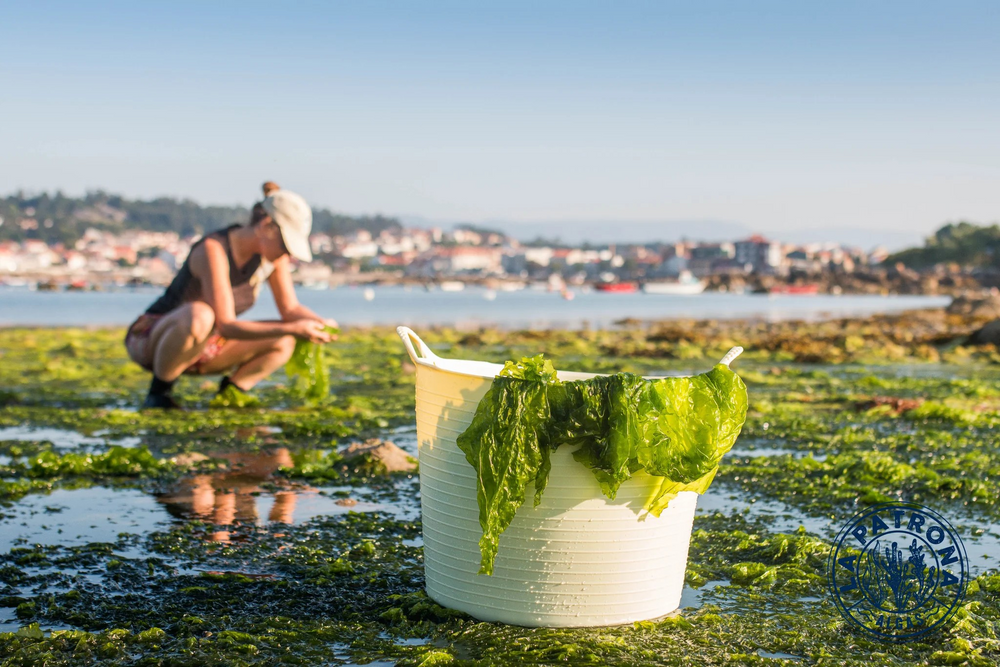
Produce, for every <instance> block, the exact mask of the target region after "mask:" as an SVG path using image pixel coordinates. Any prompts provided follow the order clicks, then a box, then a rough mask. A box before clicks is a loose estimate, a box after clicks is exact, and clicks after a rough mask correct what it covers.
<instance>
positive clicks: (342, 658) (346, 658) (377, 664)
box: [329, 643, 396, 667]
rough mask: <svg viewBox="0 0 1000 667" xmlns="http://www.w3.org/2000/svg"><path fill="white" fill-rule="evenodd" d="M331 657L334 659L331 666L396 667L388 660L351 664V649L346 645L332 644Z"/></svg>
mask: <svg viewBox="0 0 1000 667" xmlns="http://www.w3.org/2000/svg"><path fill="white" fill-rule="evenodd" d="M331 648H332V649H333V657H334V658H336V660H337V661H336V662H331V663H329V664H331V665H345V666H346V667H361V666H362V665H364V667H396V663H395V662H391V661H389V660H373V661H372V662H352V658H351V647H350V646H348V645H347V644H340V643H338V644H333V645H332V647H331Z"/></svg>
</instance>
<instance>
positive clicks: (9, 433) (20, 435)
mask: <svg viewBox="0 0 1000 667" xmlns="http://www.w3.org/2000/svg"><path fill="white" fill-rule="evenodd" d="M99 436H100V433H95V434H94V435H93V436H88V435H83V434H82V433H77V432H76V431H71V430H69V429H63V428H29V427H26V426H8V427H5V428H0V440H31V441H48V442H51V443H52V446H53V447H55V448H56V449H73V448H75V447H87V446H90V447H94V446H101V447H103V446H106V445H119V446H121V447H135V446H136V445H138V444H139V443H140V442H142V439H141V438H137V437H135V436H128V437H125V438H116V439H109V438H103V437H99Z"/></svg>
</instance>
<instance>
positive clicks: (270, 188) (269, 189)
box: [262, 181, 281, 197]
mask: <svg viewBox="0 0 1000 667" xmlns="http://www.w3.org/2000/svg"><path fill="white" fill-rule="evenodd" d="M262 187H263V190H264V196H265V197H270V196H271V194H272V193H274V192H277V191H278V190H280V189H281V186H280V185H278V184H277V183H275V182H274V181H267V182H266V183H264V185H263V186H262Z"/></svg>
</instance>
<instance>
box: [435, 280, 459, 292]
mask: <svg viewBox="0 0 1000 667" xmlns="http://www.w3.org/2000/svg"><path fill="white" fill-rule="evenodd" d="M440 287H441V291H442V292H461V291H462V290H464V289H465V283H463V282H462V281H461V280H444V281H442V282H441V284H440Z"/></svg>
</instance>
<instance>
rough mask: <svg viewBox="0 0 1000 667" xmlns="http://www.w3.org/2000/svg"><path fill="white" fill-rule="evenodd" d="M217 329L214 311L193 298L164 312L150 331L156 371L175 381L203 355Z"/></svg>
mask: <svg viewBox="0 0 1000 667" xmlns="http://www.w3.org/2000/svg"><path fill="white" fill-rule="evenodd" d="M214 329H215V312H214V311H213V310H212V308H211V306H209V305H208V304H207V303H203V302H201V301H193V302H191V303H186V304H184V305H183V306H180V307H179V308H177V309H175V310H173V311H171V312H170V313H168V314H167V315H164V316H163V317H162V318H161V319H160V321H159V322H157V323H156V326H155V327H153V330H152V331H151V332H150V334H149V336H150V346H151V347H152V349H153V375H155V376H156V377H158V378H160V379H161V380H163V381H165V382H173V381H174V380H176V379H177V378H179V377H180V376H181V373H183V372H184V371H185V369H187V367H188V366H190V365H191V364H193V363H194V362H196V361H197V360H198V357H199V356H201V353H202V351H203V350H204V349H205V343H207V342H208V339H209V338H210V337H211V335H212V331H213V330H214Z"/></svg>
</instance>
